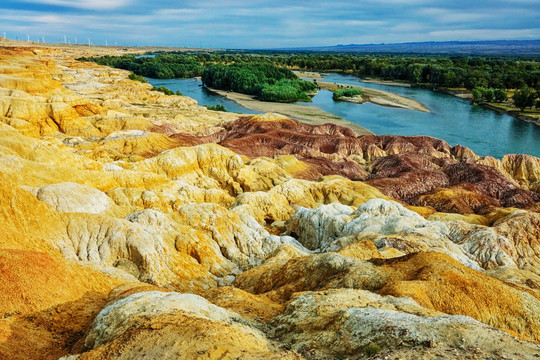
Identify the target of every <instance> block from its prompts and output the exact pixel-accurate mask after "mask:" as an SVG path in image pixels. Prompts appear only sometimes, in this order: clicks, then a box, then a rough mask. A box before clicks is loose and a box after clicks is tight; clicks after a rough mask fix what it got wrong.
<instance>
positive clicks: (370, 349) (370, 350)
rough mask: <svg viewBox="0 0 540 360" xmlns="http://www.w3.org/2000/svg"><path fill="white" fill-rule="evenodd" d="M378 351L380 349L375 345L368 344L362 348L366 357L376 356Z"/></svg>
mask: <svg viewBox="0 0 540 360" xmlns="http://www.w3.org/2000/svg"><path fill="white" fill-rule="evenodd" d="M380 351H381V348H380V346H379V345H377V344H370V345H368V346H366V347H364V354H366V356H373V355H375V354H378V353H379V352H380Z"/></svg>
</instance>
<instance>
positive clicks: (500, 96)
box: [495, 89, 508, 102]
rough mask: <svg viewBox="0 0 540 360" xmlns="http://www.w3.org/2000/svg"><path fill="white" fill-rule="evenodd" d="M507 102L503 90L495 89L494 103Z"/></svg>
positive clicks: (506, 95) (506, 96)
mask: <svg viewBox="0 0 540 360" xmlns="http://www.w3.org/2000/svg"><path fill="white" fill-rule="evenodd" d="M506 100H508V94H507V93H506V90H503V89H495V101H496V102H503V101H506Z"/></svg>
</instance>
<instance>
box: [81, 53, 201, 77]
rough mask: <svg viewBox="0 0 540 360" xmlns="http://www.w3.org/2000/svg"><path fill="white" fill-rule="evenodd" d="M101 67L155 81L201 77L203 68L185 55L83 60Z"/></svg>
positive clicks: (126, 56) (165, 54)
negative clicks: (105, 66)
mask: <svg viewBox="0 0 540 360" xmlns="http://www.w3.org/2000/svg"><path fill="white" fill-rule="evenodd" d="M79 60H83V61H93V62H95V63H97V64H100V65H108V66H112V67H115V68H119V69H125V70H130V71H132V72H134V73H136V74H138V75H142V76H146V77H150V78H155V79H172V78H190V77H194V76H199V75H200V74H201V72H202V69H203V66H202V65H201V63H200V62H197V61H194V60H192V59H190V58H187V57H185V56H184V55H178V54H168V53H161V54H159V55H158V56H156V57H138V56H135V55H124V56H108V55H106V56H102V57H95V58H81V59H79Z"/></svg>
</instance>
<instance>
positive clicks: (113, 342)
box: [78, 291, 300, 360]
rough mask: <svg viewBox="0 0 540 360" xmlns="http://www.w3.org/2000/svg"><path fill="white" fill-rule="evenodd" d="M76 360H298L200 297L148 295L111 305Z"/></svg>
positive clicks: (98, 317)
mask: <svg viewBox="0 0 540 360" xmlns="http://www.w3.org/2000/svg"><path fill="white" fill-rule="evenodd" d="M85 350H88V351H87V352H85V353H83V354H82V355H81V356H80V357H78V359H81V360H82V359H96V358H98V359H101V358H116V357H118V356H119V355H121V358H144V359H179V358H182V359H195V358H201V357H203V358H210V359H214V358H215V359H219V358H249V359H300V356H298V355H295V354H294V353H291V352H289V351H283V350H280V349H279V348H277V347H276V346H275V345H274V344H272V343H271V342H270V341H269V340H268V339H267V338H266V336H265V335H264V334H263V333H262V332H260V331H259V330H256V329H254V328H251V327H250V326H247V325H245V324H243V323H242V321H241V320H240V318H239V315H238V314H236V313H234V312H231V311H228V310H225V309H223V308H220V307H218V306H215V305H213V304H210V303H209V302H208V301H207V300H205V299H203V298H201V297H200V296H197V295H192V294H179V293H164V292H158V291H147V292H141V293H135V294H132V295H129V296H128V297H125V298H122V299H120V300H117V301H115V302H113V303H112V304H109V306H107V307H106V308H105V309H103V310H102V311H101V313H100V314H99V315H98V316H97V317H96V319H95V320H94V324H93V326H92V328H91V329H90V331H89V333H88V336H87V337H86V340H85Z"/></svg>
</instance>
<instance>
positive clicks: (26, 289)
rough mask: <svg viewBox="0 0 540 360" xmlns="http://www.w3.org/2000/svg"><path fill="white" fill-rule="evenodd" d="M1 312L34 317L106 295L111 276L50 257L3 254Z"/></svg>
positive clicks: (17, 252)
mask: <svg viewBox="0 0 540 360" xmlns="http://www.w3.org/2000/svg"><path fill="white" fill-rule="evenodd" d="M0 270H1V274H2V276H1V277H0V288H1V291H0V312H2V313H24V314H28V313H32V312H35V311H41V310H44V309H47V308H50V307H54V306H58V305H60V304H63V303H66V302H69V301H76V300H79V299H80V298H81V297H83V296H84V295H85V293H87V292H99V293H102V294H107V293H108V292H109V291H110V290H111V288H112V287H113V286H114V285H115V284H116V283H117V282H116V281H114V280H112V279H111V278H109V277H108V276H105V275H103V274H101V273H99V272H96V271H93V270H90V269H88V268H85V267H83V266H80V265H76V264H72V263H68V262H67V261H66V260H63V259H61V258H57V257H52V256H50V255H47V254H44V253H39V252H32V251H23V250H6V249H4V250H0Z"/></svg>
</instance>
